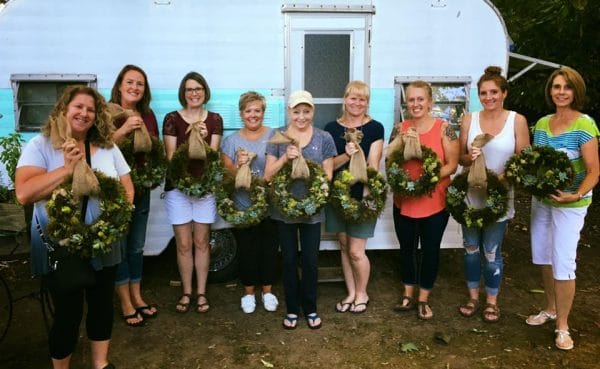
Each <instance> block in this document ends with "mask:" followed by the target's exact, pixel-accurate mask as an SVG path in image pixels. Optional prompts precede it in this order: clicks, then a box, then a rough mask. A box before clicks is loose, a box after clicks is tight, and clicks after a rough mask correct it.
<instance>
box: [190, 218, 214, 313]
mask: <svg viewBox="0 0 600 369" xmlns="http://www.w3.org/2000/svg"><path fill="white" fill-rule="evenodd" d="M193 224H194V266H195V267H196V282H197V286H196V289H197V293H198V295H204V294H206V280H207V278H208V267H209V265H210V244H209V236H210V224H202V223H193ZM197 303H198V304H204V303H208V300H207V299H206V297H200V298H198V301H197ZM208 309H209V306H208V305H203V306H202V307H199V311H200V312H206V311H208Z"/></svg>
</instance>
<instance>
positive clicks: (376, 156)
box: [367, 139, 383, 170]
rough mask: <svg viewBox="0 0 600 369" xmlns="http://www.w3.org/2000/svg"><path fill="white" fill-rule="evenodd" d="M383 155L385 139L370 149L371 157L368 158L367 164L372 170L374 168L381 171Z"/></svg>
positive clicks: (378, 141) (372, 144)
mask: <svg viewBox="0 0 600 369" xmlns="http://www.w3.org/2000/svg"><path fill="white" fill-rule="evenodd" d="M382 153H383V139H380V140H377V141H375V142H372V143H371V147H370V148H369V157H368V158H367V164H368V165H369V166H370V167H371V168H374V169H375V170H379V165H380V163H381V155H382Z"/></svg>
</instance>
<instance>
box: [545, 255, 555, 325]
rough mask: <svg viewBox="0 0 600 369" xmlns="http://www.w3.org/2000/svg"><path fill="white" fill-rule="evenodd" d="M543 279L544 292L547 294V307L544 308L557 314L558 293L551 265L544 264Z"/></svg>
mask: <svg viewBox="0 0 600 369" xmlns="http://www.w3.org/2000/svg"><path fill="white" fill-rule="evenodd" d="M542 281H543V283H544V294H545V295H546V308H545V309H544V310H545V311H546V312H548V313H552V314H556V294H555V291H554V276H553V275H552V266H551V265H542Z"/></svg>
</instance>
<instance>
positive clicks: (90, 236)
mask: <svg viewBox="0 0 600 369" xmlns="http://www.w3.org/2000/svg"><path fill="white" fill-rule="evenodd" d="M94 174H95V175H96V178H98V182H99V183H100V193H99V195H98V197H97V199H98V200H99V203H100V210H101V212H102V213H101V214H100V216H99V217H98V218H97V219H96V220H94V222H93V223H92V224H85V223H84V222H82V221H81V208H80V206H81V205H80V201H76V200H75V199H74V198H73V193H72V191H71V182H72V177H68V178H66V179H65V181H64V183H63V184H62V185H61V186H60V187H58V188H57V189H55V190H54V192H53V193H52V196H51V198H50V200H48V203H47V205H46V210H47V212H48V219H49V221H48V226H47V227H46V232H47V234H48V237H49V238H51V239H53V240H57V241H58V243H59V244H60V245H61V246H63V247H65V248H66V249H67V251H68V252H70V253H72V254H78V255H80V256H81V257H86V258H87V257H94V256H97V255H102V254H106V253H109V252H110V251H111V250H112V247H113V244H114V243H115V242H117V241H119V240H120V239H121V238H122V237H123V236H124V235H125V234H126V233H127V231H128V228H129V221H130V220H131V214H132V212H133V205H131V204H130V203H129V202H128V201H127V195H126V194H125V189H124V188H123V186H122V185H121V183H120V182H119V181H118V180H116V179H114V178H111V177H108V176H106V175H105V174H103V173H100V172H98V171H94Z"/></svg>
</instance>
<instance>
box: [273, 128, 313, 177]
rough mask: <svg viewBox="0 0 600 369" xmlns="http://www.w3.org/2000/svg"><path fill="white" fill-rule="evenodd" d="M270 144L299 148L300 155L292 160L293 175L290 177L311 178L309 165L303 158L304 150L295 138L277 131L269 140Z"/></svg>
mask: <svg viewBox="0 0 600 369" xmlns="http://www.w3.org/2000/svg"><path fill="white" fill-rule="evenodd" d="M268 143H270V144H276V145H280V144H289V145H294V146H296V147H298V151H299V152H300V154H299V155H298V157H296V158H295V159H294V160H292V173H291V174H290V177H291V178H292V179H309V178H310V170H309V169H308V164H306V159H304V157H303V156H302V150H300V143H299V142H298V140H296V139H295V138H293V137H291V136H288V135H287V133H284V132H280V131H277V132H276V133H275V134H274V135H273V137H272V138H271V139H270V140H269V142H268Z"/></svg>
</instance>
